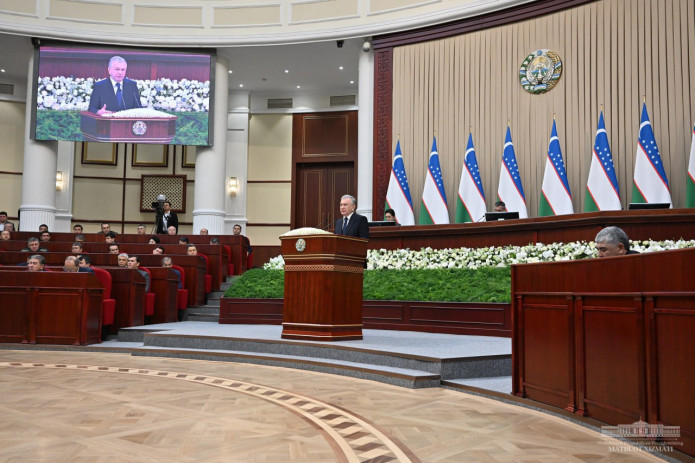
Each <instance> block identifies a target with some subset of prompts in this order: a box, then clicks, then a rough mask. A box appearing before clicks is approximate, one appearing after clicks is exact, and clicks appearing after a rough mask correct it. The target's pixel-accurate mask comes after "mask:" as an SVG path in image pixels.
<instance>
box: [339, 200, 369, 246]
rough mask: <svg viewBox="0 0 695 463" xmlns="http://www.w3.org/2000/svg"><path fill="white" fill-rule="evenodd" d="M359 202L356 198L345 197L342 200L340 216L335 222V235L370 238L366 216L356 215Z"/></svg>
mask: <svg viewBox="0 0 695 463" xmlns="http://www.w3.org/2000/svg"><path fill="white" fill-rule="evenodd" d="M356 207H357V201H356V200H355V197H354V196H350V195H343V197H342V198H340V215H342V218H340V219H338V220H336V222H335V234H336V235H345V236H356V237H358V238H369V223H368V220H367V218H366V217H365V216H363V215H359V214H357V213H355V208H356Z"/></svg>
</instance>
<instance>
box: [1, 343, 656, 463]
mask: <svg viewBox="0 0 695 463" xmlns="http://www.w3.org/2000/svg"><path fill="white" fill-rule="evenodd" d="M0 416H2V420H0V461H2V462H114V461H119V462H160V461H167V462H194V461H195V462H200V461H205V462H222V461H224V462H261V463H266V462H273V463H274V462H396V461H398V462H437V463H439V462H580V461H581V462H642V461H645V462H646V461H662V460H659V459H657V458H656V457H654V456H652V455H649V454H646V453H644V452H635V451H634V448H629V447H627V446H626V444H623V443H621V442H618V441H615V440H613V439H610V438H606V437H604V436H602V435H601V434H599V433H597V432H595V431H592V430H589V429H586V428H583V427H581V426H578V425H575V424H572V423H569V422H567V421H565V420H563V419H561V418H557V417H554V416H550V415H546V414H543V413H540V412H537V411H534V410H529V409H526V408H522V407H518V406H514V405H509V404H505V403H502V402H498V401H495V400H492V399H487V398H483V397H477V396H473V395H469V394H465V393H462V392H458V391H451V390H447V389H437V388H432V389H404V388H399V387H395V386H389V385H385V384H381V383H376V382H371V381H364V380H359V379H352V378H346V377H342V376H333V375H326V374H321V373H313V372H307V371H298V370H290V369H283V368H274V367H265V366H256V365H247V364H235V363H218V362H204V361H193V360H179V359H162V358H146V357H131V356H129V355H125V354H107V353H84V352H49V351H0Z"/></svg>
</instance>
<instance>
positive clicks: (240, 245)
mask: <svg viewBox="0 0 695 463" xmlns="http://www.w3.org/2000/svg"><path fill="white" fill-rule="evenodd" d="M84 236H85V243H86V244H85V246H86V247H87V249H86V250H87V251H89V250H90V249H91V245H92V243H103V242H104V235H103V234H102V233H84ZM151 236H153V235H149V234H147V235H137V234H126V233H124V234H119V235H118V237H117V238H116V241H117V242H118V244H119V246H120V245H124V246H125V244H126V243H140V244H147V243H148V241H149V240H150V237H151ZM156 236H157V237H158V238H159V239H160V241H161V245H162V246H164V247H165V248H167V249H168V246H169V245H176V244H178V242H179V238H180V237H181V236H186V237H187V238H188V240H189V242H190V243H191V244H195V245H196V246H198V245H209V244H210V239H212V238H217V239H218V240H219V242H220V245H221V246H223V247H225V246H226V249H228V257H227V263H231V264H233V265H234V274H235V275H241V274H242V273H244V272H245V271H246V267H247V265H246V264H247V260H246V257H247V253H248V248H249V246H250V244H249V239H248V238H247V237H245V236H242V235H156ZM31 237H35V238H38V237H39V232H25V231H22V232H12V239H13V240H15V241H17V240H18V241H23V242H24V243H25V245H24V246H26V240H27V239H29V238H31ZM74 240H75V234H74V233H51V241H48V242H46V243H49V245H50V243H52V242H62V243H66V242H70V243H71V242H73V241H74ZM24 246H23V247H24ZM41 246H42V247H45V248H46V249H49V250H52V248H51V247H49V246H44V244H43V242H42V244H41ZM154 246H155V245H152V247H154ZM212 246H216V245H212ZM67 250H69V249H67ZM198 250H199V252H202V253H203V254H208V253H207V252H205V251H204V250H202V249H200V248H199V249H198ZM57 251H66V249H65V248H60V249H57ZM151 251H152V249H151V248H150V252H151ZM126 252H127V251H126ZM167 252H168V251H167Z"/></svg>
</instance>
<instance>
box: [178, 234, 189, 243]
mask: <svg viewBox="0 0 695 463" xmlns="http://www.w3.org/2000/svg"><path fill="white" fill-rule="evenodd" d="M188 243H190V241H189V240H188V237H186V236H182V237H180V238H179V244H188Z"/></svg>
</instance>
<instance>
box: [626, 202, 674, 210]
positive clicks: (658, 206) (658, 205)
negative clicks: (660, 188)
mask: <svg viewBox="0 0 695 463" xmlns="http://www.w3.org/2000/svg"><path fill="white" fill-rule="evenodd" d="M670 207H671V205H670V204H669V203H630V204H629V205H628V209H630V210H631V211H632V210H636V209H668V208H670Z"/></svg>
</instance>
